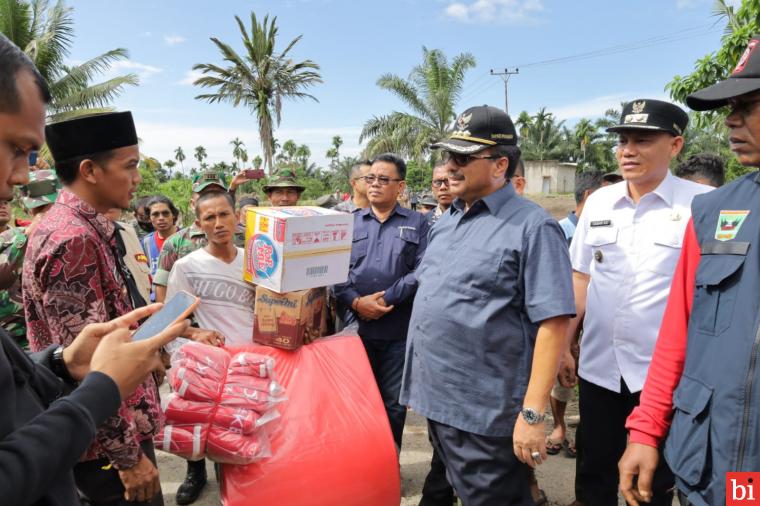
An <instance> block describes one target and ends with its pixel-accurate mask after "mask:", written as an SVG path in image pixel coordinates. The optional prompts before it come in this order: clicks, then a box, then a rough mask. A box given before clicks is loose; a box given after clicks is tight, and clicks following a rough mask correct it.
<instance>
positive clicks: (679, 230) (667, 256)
mask: <svg viewBox="0 0 760 506" xmlns="http://www.w3.org/2000/svg"><path fill="white" fill-rule="evenodd" d="M684 232H685V228H684V227H675V226H664V227H658V228H655V229H654V230H653V237H652V246H651V248H650V249H649V251H648V252H647V253H646V256H645V258H644V269H646V270H648V271H651V272H655V273H657V274H662V275H663V276H672V275H673V273H674V272H675V270H676V265H677V264H678V259H679V258H680V257H681V245H682V244H683V235H684Z"/></svg>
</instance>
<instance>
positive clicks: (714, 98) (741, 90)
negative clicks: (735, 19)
mask: <svg viewBox="0 0 760 506" xmlns="http://www.w3.org/2000/svg"><path fill="white" fill-rule="evenodd" d="M758 46H760V35H755V36H754V37H752V40H750V41H749V44H747V49H745V50H744V53H743V54H742V56H741V58H739V63H737V64H736V68H734V71H733V72H731V75H730V76H729V77H728V79H724V80H723V81H720V82H719V83H717V84H713V85H712V86H708V87H707V88H702V89H701V90H699V91H696V92H694V93H692V94H691V95H689V96H688V97H686V105H688V106H689V107H691V108H692V109H694V110H695V111H709V110H712V109H717V108H719V107H723V106H724V105H726V104H727V103H728V100H729V99H730V98H734V97H738V96H739V95H744V94H745V93H750V92H753V91H757V90H760V51H758V50H757V49H758Z"/></svg>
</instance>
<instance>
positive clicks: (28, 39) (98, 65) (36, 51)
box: [0, 0, 139, 121]
mask: <svg viewBox="0 0 760 506" xmlns="http://www.w3.org/2000/svg"><path fill="white" fill-rule="evenodd" d="M73 24H74V23H73V16H72V8H71V7H67V6H66V5H65V4H64V2H63V0H59V1H58V2H57V3H56V4H55V5H53V6H51V5H50V3H49V2H48V1H47V0H32V1H31V2H30V3H29V2H24V1H22V0H4V1H2V2H0V32H1V33H3V34H4V35H5V36H6V37H8V38H9V39H10V40H11V41H12V42H13V43H15V44H16V45H17V46H18V47H20V48H21V49H22V50H23V51H24V52H25V53H26V54H27V55H28V56H29V58H30V59H31V60H32V61H33V62H34V64H35V65H36V66H37V68H38V69H39V71H40V74H42V76H43V77H44V78H45V80H46V81H47V82H48V85H49V86H50V94H51V95H52V97H53V98H52V100H51V102H50V104H49V105H48V108H47V114H48V119H49V120H50V121H61V120H64V119H67V118H73V117H76V116H81V115H84V114H93V113H96V112H105V111H109V110H112V108H111V107H110V104H111V103H112V102H113V100H114V99H115V98H116V97H118V96H119V95H120V94H121V93H122V92H123V91H124V88H125V87H126V86H137V84H138V82H139V80H138V78H137V75H135V74H126V75H123V76H118V77H114V78H112V79H108V80H106V81H103V82H100V83H97V84H93V81H94V80H95V79H96V78H97V77H98V76H99V75H101V74H103V73H104V72H106V71H107V70H108V69H109V68H110V67H111V65H112V64H113V63H115V62H117V61H121V60H126V59H127V58H128V57H129V53H128V52H127V50H126V49H122V48H118V49H112V50H110V51H107V52H105V53H103V54H101V55H98V56H96V57H94V58H91V59H89V60H87V61H85V62H83V63H79V64H76V65H66V64H65V63H64V62H65V61H66V58H67V57H68V56H69V52H70V49H71V46H72V44H73V40H74V28H73Z"/></svg>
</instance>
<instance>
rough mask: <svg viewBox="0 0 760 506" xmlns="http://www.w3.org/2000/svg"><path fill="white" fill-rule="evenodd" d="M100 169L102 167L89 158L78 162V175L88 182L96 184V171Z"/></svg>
mask: <svg viewBox="0 0 760 506" xmlns="http://www.w3.org/2000/svg"><path fill="white" fill-rule="evenodd" d="M102 170H103V169H102V168H101V167H100V166H99V165H98V164H96V163H95V162H93V161H92V160H90V159H89V158H87V159H84V160H82V162H81V163H80V164H79V175H80V176H81V177H82V179H84V180H85V181H87V182H88V183H90V184H97V182H98V177H97V176H98V175H99V174H98V172H99V171H102Z"/></svg>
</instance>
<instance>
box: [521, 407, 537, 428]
mask: <svg viewBox="0 0 760 506" xmlns="http://www.w3.org/2000/svg"><path fill="white" fill-rule="evenodd" d="M522 415H523V418H525V421H526V422H528V424H529V425H533V424H536V423H538V422H539V416H538V413H536V410H534V409H530V408H527V409H523V410H522Z"/></svg>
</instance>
